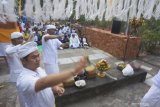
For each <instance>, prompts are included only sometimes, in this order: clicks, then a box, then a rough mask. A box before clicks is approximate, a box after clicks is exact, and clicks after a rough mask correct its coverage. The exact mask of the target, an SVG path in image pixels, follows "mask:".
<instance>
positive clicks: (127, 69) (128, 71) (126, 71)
mask: <svg viewBox="0 0 160 107" xmlns="http://www.w3.org/2000/svg"><path fill="white" fill-rule="evenodd" d="M122 72H123V75H124V76H131V75H133V74H134V71H133V68H132V67H131V65H130V64H127V65H126V67H125V68H124V69H123V70H122Z"/></svg>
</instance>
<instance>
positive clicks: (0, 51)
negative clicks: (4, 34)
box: [0, 43, 9, 56]
mask: <svg viewBox="0 0 160 107" xmlns="http://www.w3.org/2000/svg"><path fill="white" fill-rule="evenodd" d="M8 45H9V43H0V56H6V51H5V50H6V47H7V46H8Z"/></svg>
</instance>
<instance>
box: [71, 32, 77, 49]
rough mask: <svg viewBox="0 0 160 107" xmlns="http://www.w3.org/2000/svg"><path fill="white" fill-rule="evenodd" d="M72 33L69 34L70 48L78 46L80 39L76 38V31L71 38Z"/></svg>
mask: <svg viewBox="0 0 160 107" xmlns="http://www.w3.org/2000/svg"><path fill="white" fill-rule="evenodd" d="M72 35H73V33H72V34H71V37H70V40H69V42H70V44H69V46H70V47H71V48H78V47H79V46H80V41H79V38H78V35H77V34H76V33H74V35H75V37H74V38H73V37H72Z"/></svg>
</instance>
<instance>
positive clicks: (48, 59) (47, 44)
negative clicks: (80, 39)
mask: <svg viewBox="0 0 160 107" xmlns="http://www.w3.org/2000/svg"><path fill="white" fill-rule="evenodd" d="M45 36H46V35H44V36H43V37H42V48H43V63H44V66H45V68H47V67H48V68H47V69H45V71H46V73H47V74H50V73H51V72H52V73H58V72H59V67H58V51H57V49H58V48H59V47H60V46H61V44H62V43H61V42H60V41H59V40H58V39H49V40H47V41H45V40H44V37H45ZM51 66H53V67H51Z"/></svg>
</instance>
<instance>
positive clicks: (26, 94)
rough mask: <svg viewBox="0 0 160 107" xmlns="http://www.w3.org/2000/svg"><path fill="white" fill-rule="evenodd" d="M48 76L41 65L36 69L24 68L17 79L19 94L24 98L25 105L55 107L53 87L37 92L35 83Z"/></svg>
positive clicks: (30, 106)
mask: <svg viewBox="0 0 160 107" xmlns="http://www.w3.org/2000/svg"><path fill="white" fill-rule="evenodd" d="M44 76H46V73H45V71H44V70H43V69H41V68H40V67H39V68H37V70H36V71H32V70H29V69H26V68H24V70H23V71H22V72H21V74H20V75H19V77H18V80H17V90H18V94H19V96H21V97H22V98H23V99H24V102H25V107H54V102H55V98H54V94H53V92H52V90H51V88H46V89H43V90H41V91H39V92H35V84H36V82H37V80H38V79H40V78H42V77H44Z"/></svg>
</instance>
